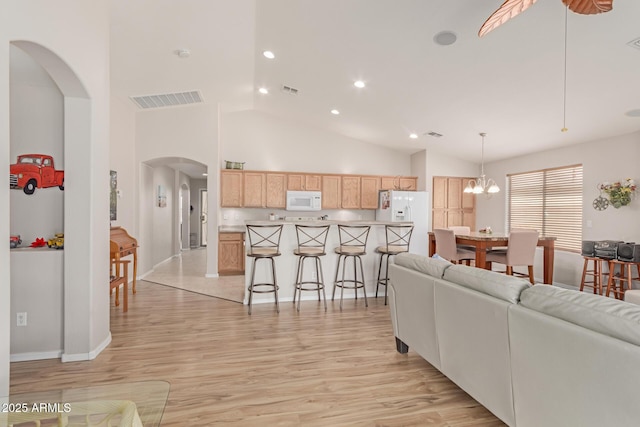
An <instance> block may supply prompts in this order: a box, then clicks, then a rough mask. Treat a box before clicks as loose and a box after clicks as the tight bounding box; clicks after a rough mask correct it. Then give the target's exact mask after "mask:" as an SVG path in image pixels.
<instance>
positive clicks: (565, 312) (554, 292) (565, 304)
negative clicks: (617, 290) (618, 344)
mask: <svg viewBox="0 0 640 427" xmlns="http://www.w3.org/2000/svg"><path fill="white" fill-rule="evenodd" d="M520 304H521V305H522V306H523V307H527V308H530V309H532V310H536V311H538V312H540V313H544V314H547V315H549V316H553V317H556V318H559V319H562V320H565V321H567V322H571V323H573V324H575V325H579V326H582V327H584V328H587V329H591V330H593V331H596V332H600V333H602V334H605V335H609V336H611V337H615V338H618V339H621V340H624V341H627V342H630V343H633V344H635V345H640V306H637V305H635V304H630V303H626V302H623V301H619V300H615V299H612V298H605V297H603V296H600V295H594V294H588V293H584V292H578V291H572V290H569V289H562V288H558V287H555V286H549V285H536V286H532V287H531V288H529V289H527V290H525V291H524V292H522V294H521V295H520Z"/></svg>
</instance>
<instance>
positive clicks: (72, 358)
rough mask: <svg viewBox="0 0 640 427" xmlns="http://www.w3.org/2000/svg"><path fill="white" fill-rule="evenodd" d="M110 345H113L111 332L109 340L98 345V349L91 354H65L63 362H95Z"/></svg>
mask: <svg viewBox="0 0 640 427" xmlns="http://www.w3.org/2000/svg"><path fill="white" fill-rule="evenodd" d="M109 344H111V332H109V336H107V338H106V339H105V340H104V341H102V342H101V343H100V345H98V347H96V348H95V349H94V350H92V351H90V352H89V353H76V354H66V353H63V354H62V362H63V363H65V362H80V361H83V360H93V359H95V358H96V357H98V355H99V354H100V353H102V350H104V349H105V348H107V346H108V345H109Z"/></svg>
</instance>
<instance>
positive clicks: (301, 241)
mask: <svg viewBox="0 0 640 427" xmlns="http://www.w3.org/2000/svg"><path fill="white" fill-rule="evenodd" d="M328 235H329V225H299V224H296V237H297V238H298V247H297V248H296V249H295V250H294V251H293V254H294V255H297V256H298V268H297V270H296V283H295V285H294V288H293V303H294V304H295V303H296V293H297V295H298V308H297V309H298V311H300V300H301V299H302V291H316V292H318V301H320V290H322V299H323V300H324V310H325V311H326V310H327V296H326V294H325V291H324V274H323V273H322V262H321V261H320V257H321V256H324V255H326V253H325V245H326V242H327V236H328ZM307 259H310V260H313V261H314V266H315V270H314V271H313V273H315V277H313V276H312V279H313V278H315V280H308V281H305V280H304V262H305V261H306V260H307ZM313 273H312V274H313ZM305 285H308V286H305Z"/></svg>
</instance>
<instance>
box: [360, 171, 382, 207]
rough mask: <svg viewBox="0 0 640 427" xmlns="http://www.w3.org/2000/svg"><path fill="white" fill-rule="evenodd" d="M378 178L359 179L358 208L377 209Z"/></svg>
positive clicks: (365, 177) (364, 177) (366, 177)
mask: <svg viewBox="0 0 640 427" xmlns="http://www.w3.org/2000/svg"><path fill="white" fill-rule="evenodd" d="M379 191H380V177H379V176H363V177H360V208H361V209H378V193H379Z"/></svg>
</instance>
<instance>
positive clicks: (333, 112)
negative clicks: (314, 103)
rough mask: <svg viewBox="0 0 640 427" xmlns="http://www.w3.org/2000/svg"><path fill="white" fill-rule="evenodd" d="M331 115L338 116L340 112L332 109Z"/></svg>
mask: <svg viewBox="0 0 640 427" xmlns="http://www.w3.org/2000/svg"><path fill="white" fill-rule="evenodd" d="M331 114H334V115H336V116H337V115H338V114H340V111H338V110H336V109H333V110H331Z"/></svg>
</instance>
